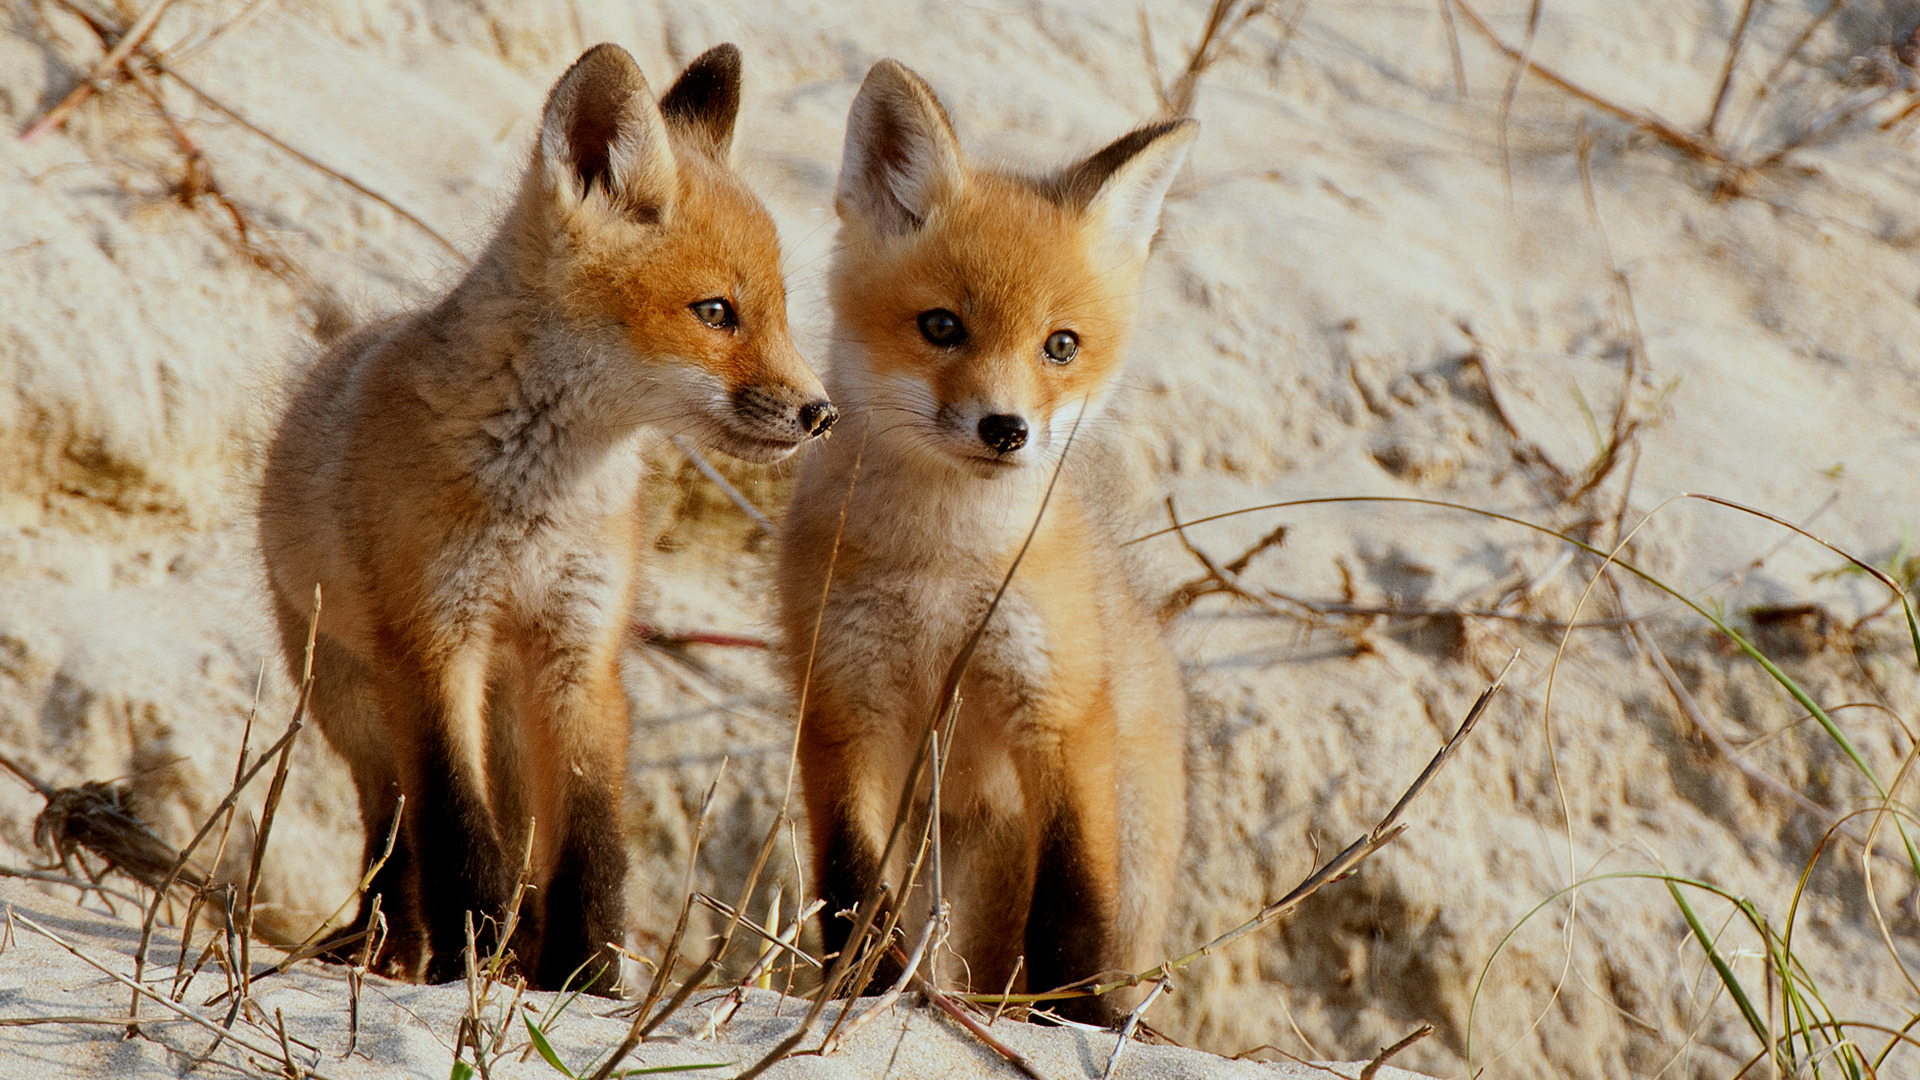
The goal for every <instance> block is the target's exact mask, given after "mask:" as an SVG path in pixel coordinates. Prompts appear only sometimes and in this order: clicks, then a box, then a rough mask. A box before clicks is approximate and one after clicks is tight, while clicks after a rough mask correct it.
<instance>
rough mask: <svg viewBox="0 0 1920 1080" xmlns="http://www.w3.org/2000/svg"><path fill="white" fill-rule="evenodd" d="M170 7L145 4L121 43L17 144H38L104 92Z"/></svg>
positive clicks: (156, 1)
mask: <svg viewBox="0 0 1920 1080" xmlns="http://www.w3.org/2000/svg"><path fill="white" fill-rule="evenodd" d="M172 3H173V0H153V2H152V3H151V4H148V5H147V7H146V10H144V11H142V12H141V13H140V17H139V18H137V19H135V20H134V21H133V25H132V26H129V27H127V30H126V32H125V33H124V34H122V35H121V36H120V40H119V41H118V42H116V43H114V46H113V48H111V49H108V50H107V54H106V55H105V56H103V57H101V58H100V62H99V63H97V64H95V65H93V70H92V71H90V72H88V73H87V77H86V78H85V79H82V80H81V81H80V85H78V86H76V87H74V88H73V90H72V92H71V93H69V94H67V96H66V97H64V98H62V99H61V101H60V104H58V105H55V106H54V107H53V108H52V110H50V111H49V112H48V113H47V115H45V116H43V117H41V118H40V122H39V123H37V124H35V125H33V126H32V127H30V128H28V129H27V130H26V131H25V132H24V133H23V134H22V135H21V136H20V141H21V142H23V143H32V142H37V141H39V139H40V136H42V135H45V134H46V133H47V132H49V131H52V130H53V129H55V128H57V127H59V126H60V125H61V124H63V123H66V120H67V116H68V114H70V113H72V112H73V110H75V109H77V108H79V107H80V106H81V105H82V104H84V103H85V102H86V100H87V99H88V98H90V97H92V96H93V95H94V94H95V93H97V92H98V91H100V90H102V89H104V88H105V86H106V85H107V84H106V82H105V80H106V78H107V77H108V76H109V75H112V74H113V72H114V69H116V68H118V67H119V66H120V64H121V62H122V61H124V60H126V58H127V57H129V56H131V55H133V50H135V49H137V48H139V47H140V46H141V45H142V44H144V43H145V42H146V40H147V35H149V34H151V33H153V28H154V26H155V25H156V24H157V23H159V21H160V16H162V15H164V14H166V11H167V8H168V6H169V5H171V4H172ZM89 21H91V20H89Z"/></svg>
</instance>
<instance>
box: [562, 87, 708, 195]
mask: <svg viewBox="0 0 1920 1080" xmlns="http://www.w3.org/2000/svg"><path fill="white" fill-rule="evenodd" d="M581 90H582V88H579V87H576V88H574V91H573V93H571V94H569V95H567V96H566V97H565V98H564V99H563V100H561V101H558V102H556V103H555V108H553V109H552V110H550V112H549V113H548V115H547V117H546V119H545V121H544V122H543V123H542V124H541V127H540V158H541V164H542V166H543V167H544V168H545V170H546V174H547V179H548V181H549V183H550V185H551V186H552V189H553V192H554V195H555V197H556V198H557V199H558V200H559V202H560V206H561V208H562V209H563V210H566V211H573V210H576V209H579V208H581V207H583V206H586V205H588V204H589V203H597V204H598V205H599V208H600V209H602V210H603V211H611V210H613V209H614V208H613V207H611V206H608V205H606V201H607V197H606V194H605V193H604V192H599V191H597V190H596V191H588V190H583V185H582V183H581V176H580V171H579V168H578V165H577V163H576V159H577V155H576V153H575V147H574V146H573V145H572V142H571V139H570V136H569V134H568V133H569V132H570V131H572V130H573V129H574V126H575V118H576V117H577V116H578V114H579V112H580V110H581V108H582V107H583V105H585V104H587V103H586V102H583V101H582V93H581ZM678 182H679V166H678V164H677V163H676V162H675V161H674V157H673V147H672V146H671V145H670V143H669V142H668V139H667V124H666V120H665V118H664V117H662V116H661V115H660V107H659V105H657V104H656V103H655V102H654V100H653V95H652V93H651V92H650V91H649V90H647V89H646V84H645V83H644V82H643V83H642V84H641V87H640V89H638V90H636V91H634V92H633V93H632V94H631V95H630V96H629V97H628V98H627V100H626V102H625V104H624V105H622V106H621V108H620V111H619V113H618V115H617V117H616V119H615V121H614V137H613V139H612V140H611V141H610V142H609V143H608V144H607V185H608V186H609V187H611V188H612V189H613V190H614V191H616V192H618V193H619V194H620V195H621V196H622V199H623V201H625V202H627V203H628V204H630V205H633V206H642V207H647V208H649V209H651V210H653V211H654V212H655V213H657V214H658V215H659V216H660V217H663V218H664V217H665V216H666V213H667V210H668V207H669V205H670V203H671V202H672V199H673V194H674V192H675V191H676V190H677V188H678Z"/></svg>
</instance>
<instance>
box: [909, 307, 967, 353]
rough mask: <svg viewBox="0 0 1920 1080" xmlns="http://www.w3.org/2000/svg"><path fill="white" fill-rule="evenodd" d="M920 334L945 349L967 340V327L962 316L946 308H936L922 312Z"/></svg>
mask: <svg viewBox="0 0 1920 1080" xmlns="http://www.w3.org/2000/svg"><path fill="white" fill-rule="evenodd" d="M920 336H921V337H924V338H926V339H927V340H928V341H929V342H932V343H933V344H935V345H938V346H940V347H941V348H943V349H951V348H953V347H954V346H955V345H958V344H960V343H961V342H963V341H965V340H967V328H966V325H965V324H963V323H962V322H961V321H960V316H958V315H955V314H954V313H953V312H951V311H948V310H947V309H946V308H934V309H933V310H932V311H923V312H921V313H920Z"/></svg>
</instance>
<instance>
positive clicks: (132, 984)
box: [12, 912, 327, 1080]
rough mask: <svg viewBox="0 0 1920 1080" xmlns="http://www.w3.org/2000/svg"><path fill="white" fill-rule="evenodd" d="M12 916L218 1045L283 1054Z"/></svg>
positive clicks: (315, 1079) (319, 1079)
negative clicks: (225, 1043)
mask: <svg viewBox="0 0 1920 1080" xmlns="http://www.w3.org/2000/svg"><path fill="white" fill-rule="evenodd" d="M12 917H13V918H14V919H17V920H19V921H20V922H21V923H24V924H25V925H26V927H27V928H28V929H30V930H32V931H34V932H35V933H37V934H39V935H40V936H41V937H44V938H46V939H47V940H48V941H51V942H53V943H54V944H55V945H58V946H60V947H61V948H63V949H65V950H67V951H68V952H70V953H72V954H73V955H74V956H75V957H78V958H79V959H80V960H82V961H83V962H85V963H86V964H87V965H88V966H89V967H91V968H93V969H94V970H96V971H98V972H100V973H101V974H102V975H105V976H106V977H107V978H109V979H112V980H113V981H114V982H117V983H119V984H120V985H121V986H124V987H126V988H127V989H128V990H131V991H133V994H134V996H135V997H136V998H142V997H144V998H148V999H150V1000H152V1001H154V1002H156V1003H158V1004H159V1005H160V1006H161V1007H162V1008H164V1009H166V1010H167V1011H169V1012H172V1013H174V1014H175V1015H177V1016H179V1017H180V1018H181V1019H183V1020H187V1021H190V1022H192V1023H195V1024H198V1025H199V1026H201V1027H203V1028H206V1029H208V1030H209V1031H212V1032H213V1033H214V1034H215V1035H216V1036H217V1037H218V1038H217V1039H216V1041H215V1043H214V1045H215V1046H218V1045H219V1040H222V1039H231V1040H232V1041H233V1042H235V1043H237V1044H239V1045H240V1046H244V1047H246V1048H247V1049H248V1050H251V1051H253V1052H254V1053H256V1054H260V1055H262V1056H263V1057H267V1058H277V1057H279V1056H280V1051H279V1049H278V1048H277V1047H272V1046H267V1045H265V1044H262V1043H258V1042H255V1041H253V1040H251V1039H249V1038H247V1037H246V1036H243V1035H240V1034H239V1033H237V1032H232V1031H229V1030H227V1029H225V1028H223V1027H221V1026H220V1025H219V1024H216V1023H214V1022H213V1021H211V1020H209V1019H207V1018H206V1017H204V1016H201V1015H200V1014H199V1013H196V1012H194V1011H193V1010H191V1009H189V1008H187V1007H186V1006H184V1005H179V1004H176V1003H175V1002H174V1001H173V999H171V998H169V997H167V996H166V995H165V994H161V993H156V992H155V991H153V990H150V989H148V988H147V986H146V985H145V984H143V983H141V982H140V981H138V980H137V979H130V978H128V977H126V976H125V975H122V974H120V973H119V972H117V971H115V970H113V969H112V968H110V967H108V966H106V965H105V964H102V963H101V962H100V961H98V960H95V959H94V958H93V957H91V956H88V955H87V954H86V953H83V952H81V951H80V950H79V949H78V948H76V947H75V946H74V945H73V943H71V942H69V941H67V940H66V939H65V938H63V937H61V936H60V935H59V934H56V933H54V932H53V931H52V930H49V929H47V928H46V927H44V926H41V925H40V924H39V923H37V922H35V921H33V919H31V918H29V917H27V916H26V915H23V914H21V913H19V912H14V913H13V915H12ZM115 1022H116V1023H126V1020H125V1019H124V1018H122V1019H118V1020H116V1021H115ZM302 1073H303V1075H305V1076H307V1077H310V1078H311V1080H327V1078H326V1077H325V1076H323V1075H321V1074H320V1073H318V1072H315V1071H313V1070H312V1069H305V1068H303V1069H302Z"/></svg>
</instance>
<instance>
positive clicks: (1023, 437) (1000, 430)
mask: <svg viewBox="0 0 1920 1080" xmlns="http://www.w3.org/2000/svg"><path fill="white" fill-rule="evenodd" d="M979 431H980V441H981V442H983V443H985V444H986V445H987V449H989V450H992V451H993V452H994V453H996V454H1011V453H1013V452H1014V451H1015V450H1018V449H1020V448H1021V447H1023V446H1025V445H1027V418H1026V417H1024V416H1016V415H1014V414H1013V413H989V414H987V415H986V416H983V417H981V418H980V426H979Z"/></svg>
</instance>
